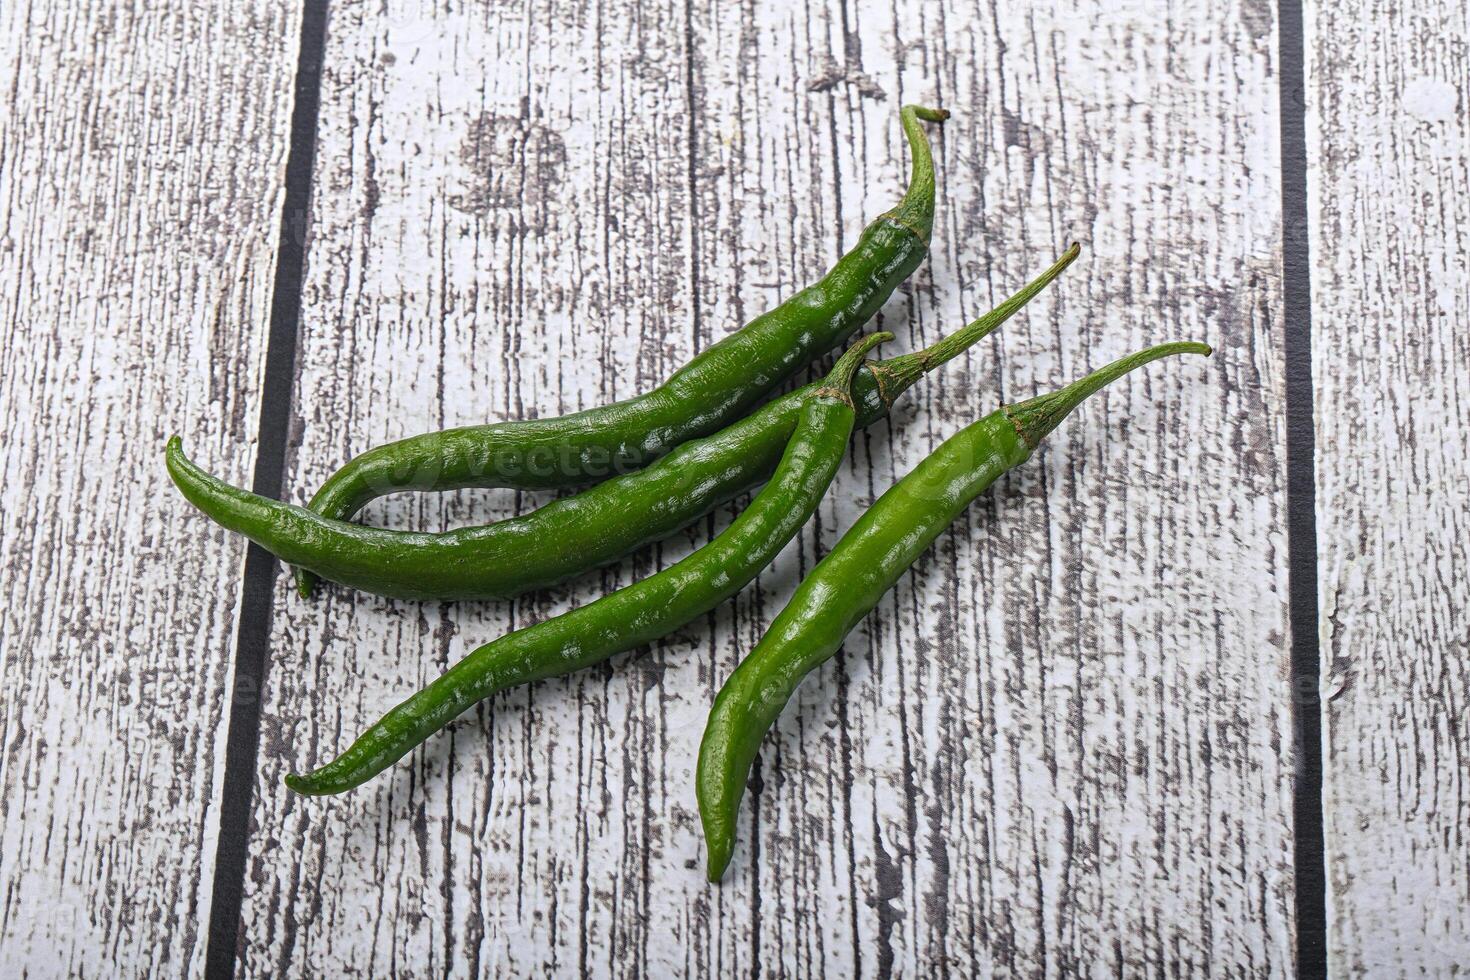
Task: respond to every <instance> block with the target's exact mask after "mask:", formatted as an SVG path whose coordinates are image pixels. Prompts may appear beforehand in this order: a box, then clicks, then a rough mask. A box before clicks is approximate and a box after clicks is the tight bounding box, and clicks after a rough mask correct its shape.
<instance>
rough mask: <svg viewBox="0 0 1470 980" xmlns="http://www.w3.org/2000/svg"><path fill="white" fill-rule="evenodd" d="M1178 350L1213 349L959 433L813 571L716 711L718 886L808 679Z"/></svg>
mask: <svg viewBox="0 0 1470 980" xmlns="http://www.w3.org/2000/svg"><path fill="white" fill-rule="evenodd" d="M1182 353H1196V354H1209V353H1210V348H1209V347H1207V346H1205V345H1204V344H1197V343H1187V342H1185V343H1173V344H1161V345H1159V346H1157V347H1150V348H1148V349H1147V350H1143V351H1140V352H1138V353H1136V354H1132V355H1130V356H1128V357H1124V358H1122V359H1120V360H1118V361H1114V362H1113V363H1112V364H1109V365H1108V366H1106V367H1104V368H1100V369H1099V370H1097V371H1095V372H1093V373H1092V374H1090V375H1088V376H1087V377H1085V378H1082V379H1080V380H1078V381H1075V382H1073V383H1072V384H1070V385H1068V386H1067V387H1065V388H1063V389H1061V390H1060V391H1056V392H1053V393H1052V394H1049V395H1042V396H1041V397H1039V398H1033V399H1031V400H1029V401H1025V402H1022V403H1020V404H1018V405H1010V406H1006V407H1004V408H1002V409H1001V410H1000V411H998V412H994V413H992V414H990V415H987V416H986V417H985V418H983V419H981V420H980V421H978V422H975V423H974V424H973V425H970V426H969V427H967V428H965V429H963V430H961V431H960V432H959V433H958V434H956V435H955V436H953V437H952V438H950V439H949V440H948V441H946V442H945V443H944V444H943V445H942V446H940V447H939V448H938V449H936V450H935V451H934V452H933V454H931V455H930V456H929V457H928V458H927V459H925V460H924V461H923V462H922V463H920V464H919V465H918V466H917V467H915V468H914V470H913V471H912V472H911V473H909V474H908V475H907V476H905V477H904V478H903V479H901V480H899V481H898V482H897V483H895V484H894V485H893V486H892V487H891V488H890V489H889V490H888V492H886V493H885V494H883V496H882V497H880V498H878V500H877V502H875V503H874V504H873V506H872V507H870V508H868V510H867V511H866V512H865V513H864V514H863V515H862V517H860V518H858V520H857V522H856V523H855V524H853V526H852V528H851V529H850V530H849V531H848V532H847V533H846V534H844V535H843V536H842V538H841V540H839V541H838V542H837V545H836V546H835V547H834V548H833V549H832V551H831V552H830V553H829V554H828V555H827V557H826V558H824V559H823V560H822V561H821V562H820V563H818V564H817V566H816V567H815V568H813V569H812V571H811V573H810V574H809V575H807V577H806V578H805V579H804V580H803V581H802V583H801V584H800V585H799V586H797V589H796V592H795V593H794V594H793V595H792V597H791V601H790V602H789V603H788V604H787V605H786V608H785V609H783V610H782V611H781V613H780V615H778V616H777V617H776V618H775V620H774V621H773V622H772V623H771V627H770V629H769V630H767V631H766V634H765V636H764V637H762V638H761V641H760V642H759V643H758V644H757V645H756V647H755V649H753V650H752V651H751V652H750V654H749V656H747V657H746V658H745V659H744V660H743V661H742V662H741V664H740V666H739V667H737V668H736V669H735V672H734V673H732V674H731V675H730V677H729V679H728V680H727V681H726V682H725V684H724V686H723V687H721V688H720V692H719V694H718V695H716V697H715V703H714V707H713V708H712V709H711V710H710V716H709V721H708V722H707V724H706V726H705V730H704V738H703V740H702V741H701V743H700V747H699V762H698V766H697V769H696V773H695V790H696V795H697V797H698V799H699V816H700V821H701V822H702V823H703V825H704V837H705V844H706V848H707V850H708V873H709V879H710V880H711V881H719V880H720V878H721V877H722V876H723V875H724V873H725V869H726V867H728V865H729V863H730V857H731V854H732V853H733V852H734V848H735V828H736V821H737V817H738V815H739V810H740V800H741V797H742V796H743V795H744V793H745V783H746V780H747V779H748V778H749V776H750V767H751V764H752V763H753V762H754V761H755V757H756V753H757V751H758V749H759V748H760V743H761V740H762V739H763V738H764V737H765V735H766V732H767V731H769V730H770V727H771V725H773V724H774V723H775V721H776V719H777V717H779V716H780V714H781V711H782V709H783V708H785V706H786V703H787V702H788V701H789V700H790V699H791V695H792V694H793V693H794V692H795V691H796V687H797V685H798V684H800V683H801V681H802V679H803V678H804V677H806V675H807V674H809V673H810V672H811V671H813V670H815V669H816V668H817V667H819V666H821V665H822V664H823V663H825V662H827V661H828V660H829V659H831V657H832V656H833V655H834V654H835V653H836V652H837V651H838V649H839V648H840V647H841V646H842V642H843V640H844V639H846V638H847V634H848V633H850V632H851V631H852V629H853V627H855V626H856V625H857V624H858V623H859V622H860V621H861V620H862V619H863V617H864V616H866V615H867V614H868V613H869V612H870V611H871V610H872V608H873V607H874V606H875V605H877V604H878V600H879V599H881V598H882V597H883V594H884V593H885V592H887V591H888V590H889V589H891V588H892V587H893V584H894V583H895V582H897V581H898V578H899V576H901V575H902V574H903V573H904V572H906V571H907V570H908V568H909V566H911V565H912V564H913V563H914V562H915V561H916V560H917V559H918V557H919V555H920V554H922V553H923V552H924V551H925V550H926V549H928V547H929V545H931V544H932V543H933V542H934V539H935V538H937V537H938V536H939V534H940V533H941V532H942V531H944V530H945V528H947V527H949V525H950V524H951V523H952V522H953V521H954V519H955V518H956V517H958V516H959V514H960V512H961V511H963V510H964V509H965V508H966V507H968V506H969V505H970V502H971V501H973V500H974V499H975V498H976V497H977V496H979V495H980V494H981V493H982V492H983V491H984V490H985V489H986V488H987V487H989V486H990V485H991V484H992V483H994V482H995V480H996V479H997V478H998V477H999V476H1000V475H1001V474H1002V473H1004V472H1006V471H1007V470H1009V469H1011V468H1012V467H1015V466H1019V465H1020V464H1021V463H1024V462H1025V461H1026V460H1027V459H1029V458H1030V456H1031V452H1032V450H1033V449H1035V448H1036V445H1037V443H1038V442H1040V440H1041V439H1042V437H1044V436H1045V435H1046V434H1047V433H1048V432H1050V431H1051V430H1052V429H1054V428H1056V426H1057V424H1058V423H1059V422H1061V420H1062V419H1063V418H1065V417H1066V416H1067V415H1068V413H1070V412H1071V411H1072V410H1073V409H1074V408H1076V407H1077V405H1078V404H1079V403H1080V402H1081V401H1082V400H1083V399H1084V398H1086V397H1088V396H1089V395H1091V394H1093V393H1094V392H1096V391H1098V390H1099V389H1101V388H1102V387H1103V386H1105V385H1107V384H1108V383H1109V382H1111V381H1113V380H1115V379H1117V378H1119V377H1121V376H1122V375H1124V374H1126V373H1127V372H1128V371H1130V370H1132V369H1133V368H1136V367H1138V366H1140V365H1142V364H1146V363H1148V362H1149V361H1153V360H1156V359H1158V358H1160V357H1165V356H1168V355H1170V354H1182Z"/></svg>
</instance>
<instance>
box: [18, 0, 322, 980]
mask: <svg viewBox="0 0 1470 980" xmlns="http://www.w3.org/2000/svg"><path fill="white" fill-rule="evenodd" d="M144 6H145V5H140V4H135V3H107V2H90V3H62V4H52V3H36V2H27V0H19V2H14V3H5V4H3V5H0V92H3V93H4V95H3V96H0V447H3V449H0V460H3V462H0V465H3V467H4V473H3V481H0V595H4V596H5V601H4V603H3V605H0V728H3V734H0V745H3V749H0V973H3V974H5V975H6V976H26V975H30V976H114V975H126V976H143V975H153V974H158V975H169V976H178V975H184V974H193V973H197V972H198V970H199V969H200V968H201V967H202V964H203V956H204V935H203V933H204V927H203V925H202V923H204V922H205V921H207V918H208V913H209V889H210V886H211V883H212V882H211V865H212V861H213V858H214V840H213V839H212V831H211V828H212V827H213V826H216V825H217V817H216V815H215V814H214V813H213V812H211V811H210V809H209V807H210V804H211V802H212V800H213V799H214V796H215V794H216V792H217V790H218V785H219V780H220V775H221V772H220V770H221V767H222V759H223V740H224V730H225V723H226V718H225V710H226V704H225V696H224V693H223V692H224V691H225V690H226V685H227V680H228V675H229V664H230V660H231V645H232V640H233V635H234V614H235V603H236V592H237V589H238V585H239V564H240V560H241V557H242V555H243V546H242V544H241V542H240V541H239V540H237V539H235V538H232V537H228V536H226V535H225V534H223V533H222V532H220V531H219V530H218V529H216V528H213V527H211V525H209V524H208V522H206V521H204V520H203V519H201V518H200V517H199V516H198V515H197V514H195V513H193V512H192V511H191V509H190V508H189V507H188V505H187V504H185V503H184V502H183V501H182V499H180V498H179V497H178V496H176V495H175V494H174V493H173V492H172V488H171V487H169V485H168V479H167V476H166V475H165V474H164V470H163V458H162V452H163V444H164V440H165V438H166V437H167V436H168V434H169V433H171V432H178V433H180V434H181V435H183V436H184V437H185V438H186V439H188V440H189V442H190V445H191V446H192V447H193V449H194V450H196V451H197V452H198V453H199V454H200V456H201V457H203V458H206V459H209V460H211V461H213V462H214V463H216V464H217V465H218V466H219V468H220V470H221V471H222V472H224V473H226V474H228V475H229V476H230V478H232V479H235V480H239V481H243V482H247V483H248V481H249V476H250V466H251V463H252V455H253V453H252V448H251V440H252V438H253V432H254V428H255V421H256V416H257V414H258V411H259V406H258V401H257V398H256V393H257V392H258V390H259V373H260V369H261V364H262V360H263V355H264V346H265V336H266V329H265V328H266V318H267V311H268V308H269V291H270V285H271V277H272V272H273V258H274V254H275V247H276V230H277V227H278V222H279V209H280V200H281V193H282V167H283V164H284V159H285V148H286V135H287V134H286V129H287V125H288V117H289V114H290V86H291V79H292V74H293V70H294V66H295V50H294V48H295V41H296V37H297V35H298V29H297V23H296V18H297V15H296V11H295V8H294V5H280V4H266V3H260V4H252V5H239V4H230V5H225V6H220V5H216V4H204V3H169V4H155V5H151V6H150V7H148V9H144Z"/></svg>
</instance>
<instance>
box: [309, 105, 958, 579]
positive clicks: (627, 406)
mask: <svg viewBox="0 0 1470 980" xmlns="http://www.w3.org/2000/svg"><path fill="white" fill-rule="evenodd" d="M948 117H949V113H948V112H946V111H945V110H943V109H925V108H922V107H919V106H904V108H903V109H902V110H901V111H900V113H899V119H900V121H901V123H902V125H903V130H904V134H905V136H907V138H908V142H909V151H910V155H911V158H912V164H911V166H912V173H911V175H910V177H909V187H908V191H907V193H905V194H904V197H903V200H902V201H901V202H900V203H899V205H898V206H897V207H895V208H894V209H893V210H891V211H889V212H888V213H886V214H884V215H882V216H880V217H879V218H878V219H876V220H875V221H873V223H872V224H870V225H868V227H867V228H866V229H865V230H864V231H863V233H862V235H861V236H860V237H859V238H858V242H857V244H856V245H855V246H854V247H853V249H852V250H851V251H850V252H848V253H847V254H846V255H844V256H843V257H842V258H840V259H839V260H838V261H837V264H836V265H834V266H833V267H832V269H831V270H830V271H829V272H828V273H827V274H826V275H825V276H823V277H822V279H821V280H820V281H818V282H817V283H816V284H814V285H812V286H808V287H807V288H806V289H803V290H802V291H801V292H799V293H797V294H796V295H795V296H792V297H791V298H790V299H788V300H786V301H785V302H784V303H782V304H781V305H780V306H778V307H776V308H775V309H774V310H771V311H769V312H767V313H763V314H761V315H760V316H758V317H756V318H755V319H754V320H752V321H750V322H749V323H747V324H746V325H745V326H744V327H742V328H741V329H740V330H738V331H737V332H735V333H733V334H731V335H730V336H728V337H726V338H724V339H723V340H721V341H720V342H719V343H717V344H715V345H714V346H712V347H710V348H709V349H708V350H706V351H704V352H703V353H701V354H700V355H699V356H698V357H696V358H694V359H693V360H692V361H690V362H689V363H688V364H686V365H684V367H682V368H680V369H679V370H678V371H676V372H675V373H674V374H673V376H672V377H670V378H669V379H668V380H667V381H665V382H664V383H663V384H662V385H660V386H659V387H657V388H654V389H653V390H652V391H648V392H646V393H644V394H642V395H638V396H637V397H635V398H630V399H628V400H626V401H621V402H617V403H615V404H612V405H606V406H604V407H602V408H594V409H589V410H587V411H585V412H577V413H575V414H573V415H564V416H561V417H559V418H550V419H537V420H534V421H521V422H500V423H496V424H493V425H474V426H466V427H463V428H457V429H447V430H444V431H442V432H431V433H426V434H423V435H417V436H412V437H410V438H408V439H401V440H399V441H397V442H392V443H388V444H387V445H383V446H379V447H378V448H376V449H369V450H368V451H367V452H365V453H362V454H361V455H359V456H357V457H355V458H354V459H353V460H351V461H350V462H349V463H348V464H347V465H346V466H344V467H342V468H341V469H340V470H338V471H337V472H336V473H334V474H332V476H331V477H329V478H328V479H327V482H326V483H324V484H322V487H321V489H320V490H318V491H317V493H316V496H314V497H313V498H312V499H311V503H310V504H309V505H308V506H309V507H310V509H311V510H314V511H316V512H317V513H318V514H322V515H323V516H326V517H331V518H335V519H338V520H349V519H351V518H352V516H353V515H355V514H356V513H357V512H358V511H359V510H361V509H362V507H363V505H364V504H366V503H367V502H368V501H370V500H373V499H374V498H376V497H380V496H383V495H384V494H388V493H393V492H394V491H397V490H458V489H462V488H465V487H513V488H518V489H523V490H557V489H562V488H565V487H573V486H579V485H582V484H586V483H590V482H594V481H597V480H601V479H606V478H607V477H609V476H614V475H617V474H621V473H627V472H629V471H630V470H635V469H641V468H642V467H644V466H647V465H648V464H649V463H651V462H653V461H654V460H655V459H657V458H658V457H660V456H662V455H663V454H664V453H667V452H668V451H669V450H671V449H673V448H674V447H675V446H678V445H679V444H681V443H683V442H686V441H688V440H690V439H693V438H696V437H698V436H702V435H706V434H708V433H711V432H714V431H715V430H717V429H720V428H722V427H723V426H725V425H728V424H729V423H731V422H733V421H735V420H736V419H739V418H741V417H743V416H744V415H746V414H747V413H748V412H749V411H750V408H751V406H752V405H754V404H755V403H756V402H758V401H759V400H760V399H761V398H763V397H764V396H765V395H766V394H767V393H768V392H770V391H771V389H773V388H775V387H776V386H777V385H779V384H781V382H783V381H785V380H786V379H787V378H789V377H790V376H791V375H792V374H793V373H795V372H796V371H797V370H799V369H800V368H801V367H802V366H803V365H806V364H809V363H811V362H812V361H814V360H816V359H817V358H818V357H821V356H822V355H823V354H825V353H827V352H828V351H830V350H832V349H833V348H834V347H836V346H838V345H840V344H841V343H842V342H843V341H845V340H846V339H847V338H848V337H849V336H851V335H852V333H853V332H854V331H856V330H858V329H859V328H860V327H861V326H862V325H863V324H864V323H866V322H868V320H869V319H871V318H872V317H873V315H874V314H875V313H877V312H878V310H879V309H880V308H882V306H883V304H884V302H886V301H887V299H888V297H889V296H890V295H891V294H892V292H893V290H894V289H896V288H898V284H899V283H901V282H903V281H904V280H905V279H907V278H908V277H909V275H910V274H911V273H912V272H913V271H914V269H916V268H917V267H918V265H919V262H920V261H922V260H923V258H924V255H925V253H926V252H927V251H928V248H929V236H930V234H931V232H932V230H933V225H934V160H933V157H932V156H931V154H930V151H929V144H928V142H927V140H926V139H925V136H924V130H923V127H922V126H921V125H920V124H919V120H921V119H923V120H927V121H929V122H941V121H943V120H944V119H946V118H948ZM296 584H297V588H298V590H299V591H300V592H301V594H302V595H303V596H305V595H310V594H311V589H312V586H313V585H314V584H315V579H314V577H313V576H312V575H311V574H310V573H309V572H306V571H299V572H298V573H297V576H296Z"/></svg>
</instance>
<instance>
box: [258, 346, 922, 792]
mask: <svg viewBox="0 0 1470 980" xmlns="http://www.w3.org/2000/svg"><path fill="white" fill-rule="evenodd" d="M892 336H893V335H892V334H886V333H878V334H873V335H872V336H870V337H866V338H864V339H863V340H861V341H859V342H858V344H857V345H855V346H854V347H853V348H852V349H851V350H849V351H848V352H847V353H845V354H843V355H842V357H841V358H839V359H838V361H837V364H836V365H835V366H834V367H833V368H832V372H831V373H830V374H829V375H827V379H826V381H824V382H823V383H822V385H821V386H819V387H817V388H815V389H813V390H812V391H811V392H809V393H808V394H807V397H806V398H805V399H804V401H803V403H802V412H801V420H800V421H799V422H798V423H797V426H796V431H795V433H794V434H793V435H792V437H791V441H790V443H789V444H788V445H787V447H786V452H785V454H784V455H783V456H782V457H781V463H780V465H779V466H777V467H776V473H775V475H774V476H772V477H771V482H770V483H768V484H767V485H766V486H765V488H764V489H763V490H761V492H760V494H759V495H757V496H756V498H755V500H753V501H751V504H750V506H749V507H747V508H746V509H745V510H744V511H742V512H741V514H740V516H739V517H737V518H735V521H734V522H733V523H732V524H731V525H730V526H729V527H728V528H726V529H725V530H724V531H723V532H722V533H721V534H720V535H719V536H717V537H716V538H715V539H714V540H713V541H711V542H710V543H709V544H707V545H705V546H704V547H703V548H700V549H699V550H698V551H696V552H694V554H692V555H690V556H689V557H687V558H685V559H684V560H683V561H680V562H678V563H677V564H675V565H672V566H670V567H669V568H666V569H664V570H663V571H661V572H659V573H658V574H656V575H650V576H649V577H648V578H645V579H642V580H641V581H638V582H634V583H633V584H632V585H629V586H628V587H626V588H623V589H619V590H618V591H617V592H614V593H612V594H610V595H607V596H604V597H603V598H601V599H598V600H597V601H596V602H593V603H589V604H588V605H585V606H581V607H579V608H577V609H573V610H572V611H570V612H568V613H564V614H563V615H560V616H557V617H554V618H552V619H548V620H546V621H544V622H541V623H537V624H536V625H535V626H530V627H527V628H526V629H523V630H517V631H516V632H514V633H510V634H507V635H506V636H502V637H501V638H500V639H498V640H495V641H493V642H491V643H487V644H485V645H484V646H482V647H480V648H479V649H477V650H474V651H473V652H471V653H470V654H469V655H468V656H466V657H465V658H464V659H463V660H461V661H460V662H459V663H457V664H455V665H454V666H453V667H451V668H449V670H448V671H447V672H445V673H444V674H443V675H442V676H441V677H439V679H438V680H436V681H434V682H433V683H432V684H430V685H429V686H428V687H426V688H424V689H423V690H422V691H420V692H419V693H418V694H415V695H414V696H413V697H411V698H409V699H408V700H407V701H405V702H403V703H402V704H400V705H399V706H398V707H396V708H394V709H393V710H392V711H390V712H388V714H387V715H385V716H384V717H383V718H382V719H381V720H380V721H378V722H377V724H375V725H373V727H372V728H370V729H368V730H367V732H366V733H365V734H364V735H362V736H361V737H359V738H358V740H357V741H355V742H353V743H352V745H351V746H349V747H348V749H347V751H345V752H343V753H342V754H341V755H340V756H338V757H337V758H336V759H334V760H333V761H331V762H329V763H327V764H326V765H324V766H322V767H321V768H320V769H317V770H314V771H313V772H309V773H306V774H305V775H291V776H287V777H286V785H287V786H289V787H290V788H291V789H294V790H296V792H298V793H307V794H311V795H322V794H327V793H341V792H343V791H344V790H349V789H352V788H353V787H354V786H359V785H361V784H362V783H363V782H365V781H366V780H368V779H370V778H372V777H373V776H375V775H377V774H378V773H380V772H382V771H383V770H384V769H387V768H388V767H389V766H391V765H392V764H393V763H394V762H396V761H398V760H399V759H400V758H402V757H403V756H404V754H405V753H407V752H408V751H409V750H410V749H412V748H413V747H414V746H416V745H418V744H419V743H420V742H422V741H424V739H426V738H428V737H429V736H430V735H432V734H434V733H435V732H437V731H438V730H439V729H441V728H443V727H444V726H445V725H447V724H448V723H449V722H450V721H452V720H453V719H454V718H456V717H457V716H459V715H460V714H461V713H462V712H464V711H466V710H468V709H469V708H470V707H471V706H473V705H474V704H475V702H476V701H480V700H482V699H484V698H487V697H489V696H490V695H492V694H494V693H496V692H497V691H503V690H505V689H506V688H508V687H512V686H514V685H517V684H524V683H526V682H528V681H534V680H539V679H541V678H543V677H554V676H556V675H558V674H565V673H568V672H570V671H573V670H578V669H580V668H583V667H589V666H591V665H592V664H595V663H598V662H600V661H603V660H606V659H607V658H608V657H611V656H613V655H614V654H617V653H621V652H623V651H624V650H631V649H632V648H634V647H637V646H641V645H643V644H645V643H649V642H652V641H653V640H656V639H658V638H659V637H661V636H664V635H665V634H667V633H669V632H670V631H672V630H675V629H678V628H679V627H680V626H683V625H684V624H685V623H687V622H689V621H690V620H693V619H696V618H698V617H699V616H702V615H704V614H705V613H706V612H708V611H709V610H711V609H713V608H714V607H715V606H717V605H719V604H720V603H721V602H724V601H725V600H726V599H728V598H729V597H730V596H732V595H734V594H735V593H736V592H739V591H740V590H741V589H742V588H744V587H745V585H746V583H748V582H749V581H750V580H751V579H753V578H755V577H756V575H757V574H759V573H760V571H761V569H763V568H765V567H766V566H767V565H768V564H770V563H771V561H772V560H773V559H774V558H775V557H776V555H777V554H778V553H779V552H780V551H781V549H782V548H784V547H785V546H786V543H787V542H788V541H790V540H791V539H792V538H793V537H794V536H795V535H796V532H797V531H798V530H800V529H801V526H802V525H803V524H805V523H806V520H807V518H808V517H810V516H811V514H812V511H814V510H815V509H816V507H817V504H818V503H819V502H820V501H821V499H822V495H823V494H824V493H826V492H827V486H828V485H829V484H830V483H831V482H832V478H833V477H834V476H836V475H837V468H838V467H839V466H840V465H841V463H842V457H843V455H844V454H845V452H846V450H847V440H848V437H849V436H850V435H851V434H852V425H853V420H854V419H855V418H856V415H857V412H856V409H855V408H854V407H853V403H852V396H851V394H850V391H851V387H852V377H853V374H854V372H856V370H857V368H858V365H859V364H861V363H862V356H863V354H864V353H865V352H866V351H867V350H868V349H869V348H871V347H872V346H873V345H874V344H877V343H880V342H881V341H884V340H888V339H891V338H892Z"/></svg>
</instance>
